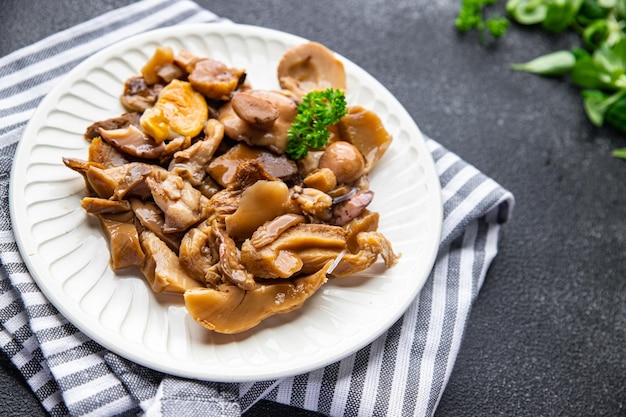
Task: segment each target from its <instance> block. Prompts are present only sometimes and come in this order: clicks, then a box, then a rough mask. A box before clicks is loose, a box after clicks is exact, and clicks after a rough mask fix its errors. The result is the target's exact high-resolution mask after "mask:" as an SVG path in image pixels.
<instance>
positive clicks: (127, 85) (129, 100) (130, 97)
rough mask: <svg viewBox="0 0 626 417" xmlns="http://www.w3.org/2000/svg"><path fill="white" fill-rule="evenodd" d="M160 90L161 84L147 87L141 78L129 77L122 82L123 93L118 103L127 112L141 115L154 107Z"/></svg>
mask: <svg viewBox="0 0 626 417" xmlns="http://www.w3.org/2000/svg"><path fill="white" fill-rule="evenodd" d="M162 88H163V85H162V84H152V85H148V83H146V80H145V79H144V78H143V77H141V76H137V77H130V78H128V79H127V80H126V81H125V82H124V92H123V93H122V96H121V97H120V101H121V103H122V105H123V106H124V108H125V109H126V110H128V111H129V112H138V113H143V112H144V111H145V110H146V109H148V108H149V107H152V106H154V103H156V101H157V98H158V97H159V93H160V92H161V89H162Z"/></svg>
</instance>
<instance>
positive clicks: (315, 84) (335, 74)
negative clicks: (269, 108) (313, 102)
mask: <svg viewBox="0 0 626 417" xmlns="http://www.w3.org/2000/svg"><path fill="white" fill-rule="evenodd" d="M278 81H279V83H280V86H281V87H282V88H284V89H286V90H289V91H292V92H293V93H295V94H296V95H297V96H299V97H304V96H305V95H306V94H307V93H308V92H310V91H313V90H325V89H327V88H339V89H341V90H345V89H346V73H345V70H344V67H343V63H342V62H341V61H339V60H338V59H337V58H335V55H334V54H333V53H332V51H330V50H329V49H328V48H326V47H325V46H324V45H322V44H319V43H316V42H308V43H303V44H300V45H297V46H294V47H292V48H290V49H288V50H287V52H285V54H284V55H283V56H282V59H281V60H280V62H279V63H278Z"/></svg>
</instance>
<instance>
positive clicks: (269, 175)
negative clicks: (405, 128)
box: [63, 43, 399, 333]
mask: <svg viewBox="0 0 626 417" xmlns="http://www.w3.org/2000/svg"><path fill="white" fill-rule="evenodd" d="M141 73H142V74H141V76H135V77H131V78H129V79H127V80H126V82H125V84H124V91H123V92H122V94H121V96H120V100H121V102H122V104H123V106H124V107H125V108H126V109H127V110H129V111H130V112H129V113H125V114H123V115H121V116H119V117H116V118H111V119H107V120H103V121H99V122H96V123H93V124H92V125H91V126H89V127H88V128H87V129H86V131H85V138H86V139H87V140H89V141H91V143H90V146H89V155H88V160H87V161H81V160H78V159H73V158H64V159H63V162H64V163H65V165H66V166H68V167H69V168H71V169H73V170H75V171H76V172H78V173H80V174H81V175H83V177H84V178H85V183H86V189H87V193H88V196H87V197H85V198H84V199H83V201H82V206H83V208H84V209H85V210H86V211H87V212H88V213H90V214H92V215H94V216H95V217H96V218H98V220H99V222H100V223H101V227H102V230H103V231H104V234H105V235H106V237H107V239H108V241H109V247H110V251H111V255H110V256H111V266H112V268H113V269H116V270H117V269H119V268H127V267H131V266H136V267H139V269H140V270H141V272H142V273H143V275H144V276H145V278H146V280H147V282H148V283H149V284H150V286H151V287H152V289H153V291H155V292H173V293H178V294H184V301H185V305H186V307H187V309H188V311H189V313H190V315H191V316H192V317H193V318H194V319H195V320H196V321H198V322H199V323H200V324H201V325H202V326H204V327H205V328H207V329H210V330H214V331H217V332H222V333H238V332H241V331H245V330H247V329H249V328H251V327H253V326H255V325H257V324H258V323H259V322H260V321H261V320H263V319H264V318H266V317H269V316H271V315H274V314H278V313H285V312H288V311H291V310H293V309H296V308H299V307H300V306H301V305H302V303H303V302H304V301H305V300H306V299H308V298H309V297H310V296H312V295H313V294H314V293H315V292H316V291H317V290H318V289H319V288H320V287H321V285H323V284H324V283H325V282H326V281H327V279H328V278H331V277H332V278H337V277H342V276H346V275H353V274H355V273H358V272H360V271H363V270H365V269H367V268H369V267H370V266H372V265H373V264H374V263H375V262H376V261H377V259H378V258H379V257H382V258H383V261H384V263H385V267H387V268H389V267H391V266H393V265H394V264H395V263H396V262H397V259H398V257H399V256H398V255H396V254H395V253H394V252H393V249H392V246H391V243H390V242H389V241H388V240H387V239H386V238H385V237H384V236H383V235H382V234H380V233H379V232H377V230H378V221H379V215H378V213H376V212H373V211H370V210H368V207H369V204H370V202H371V201H372V198H373V195H374V194H373V192H371V191H369V190H368V189H369V179H368V172H369V171H370V170H371V168H372V167H373V166H374V165H375V163H376V162H377V161H378V160H379V159H380V157H381V156H382V155H383V153H384V152H385V151H386V149H387V147H388V146H389V142H390V141H391V136H390V135H389V134H388V133H387V132H386V130H385V129H384V127H383V125H382V122H381V120H380V119H379V118H378V116H377V115H376V114H374V113H372V112H370V111H368V110H365V109H363V108H360V107H358V106H354V107H351V108H349V111H348V114H347V115H346V116H345V117H343V118H342V119H341V120H340V121H339V123H337V124H335V125H332V126H330V127H328V128H327V130H328V131H329V132H330V138H329V140H328V142H327V143H328V144H327V145H325V146H323V147H321V148H320V149H319V150H312V151H310V152H309V153H308V155H306V156H305V157H304V158H302V159H300V160H298V161H297V162H295V161H294V160H292V159H289V158H288V157H287V155H285V149H286V147H287V142H288V133H287V132H288V131H289V129H290V128H291V127H292V123H293V121H294V120H295V118H296V115H297V113H298V103H299V102H300V101H301V97H302V96H304V95H305V94H306V93H307V92H310V91H313V90H321V89H326V88H339V89H342V90H344V89H345V86H346V80H345V72H344V68H343V64H341V62H340V61H339V60H337V59H336V57H335V56H334V54H333V53H332V52H331V51H329V50H328V49H326V48H325V47H323V46H322V45H320V44H316V43H307V44H303V45H300V46H297V47H294V48H291V49H290V50H288V51H287V52H286V53H285V54H284V56H283V58H282V60H281V62H280V64H279V67H278V75H279V83H280V85H281V88H282V90H279V91H268V90H256V89H254V88H253V86H252V85H251V84H250V83H249V82H245V83H244V80H245V77H246V72H245V70H242V69H237V68H229V67H228V66H227V65H226V64H225V63H222V62H219V61H216V60H214V59H212V58H209V57H201V56H197V55H194V54H192V53H190V52H188V51H184V50H183V51H179V52H178V53H177V54H176V55H174V52H173V50H172V49H171V48H169V47H161V48H157V50H156V51H155V53H154V55H153V56H152V57H151V58H150V60H149V61H148V62H147V63H146V65H145V66H144V67H143V68H142V71H141Z"/></svg>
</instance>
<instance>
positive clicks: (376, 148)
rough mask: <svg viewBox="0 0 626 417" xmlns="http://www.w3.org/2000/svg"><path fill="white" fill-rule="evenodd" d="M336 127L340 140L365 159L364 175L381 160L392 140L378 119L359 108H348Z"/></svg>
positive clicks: (375, 115)
mask: <svg viewBox="0 0 626 417" xmlns="http://www.w3.org/2000/svg"><path fill="white" fill-rule="evenodd" d="M337 127H338V128H339V136H340V137H341V139H342V140H345V141H347V142H350V143H351V144H352V145H354V146H355V147H356V148H357V149H358V150H359V151H360V152H361V154H363V156H364V157H365V166H364V167H363V173H364V174H367V173H368V172H370V171H371V170H372V168H373V167H374V165H376V163H377V162H378V160H379V159H380V158H382V156H383V155H384V154H385V152H386V151H387V149H388V148H389V145H391V141H392V139H393V137H392V136H391V135H390V134H389V132H387V130H386V129H385V126H384V125H383V122H382V121H381V120H380V117H378V115H377V114H376V113H374V112H373V111H371V110H367V109H365V108H363V107H360V106H351V107H348V114H347V115H345V116H344V117H342V118H341V119H340V120H339V123H337Z"/></svg>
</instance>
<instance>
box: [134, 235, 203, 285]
mask: <svg viewBox="0 0 626 417" xmlns="http://www.w3.org/2000/svg"><path fill="white" fill-rule="evenodd" d="M140 239H141V240H140V241H141V247H142V248H143V250H144V252H145V254H146V259H145V262H144V264H143V265H142V267H141V271H142V272H143V274H144V275H145V277H146V279H147V280H148V282H149V283H150V286H151V287H152V290H153V291H154V292H174V293H181V294H182V293H184V292H185V291H186V290H188V289H191V288H197V287H203V286H204V285H203V284H202V283H201V282H199V281H196V280H195V279H193V278H191V277H190V276H189V275H188V274H187V273H186V272H185V270H184V269H183V268H182V267H181V266H180V262H179V260H178V257H177V256H176V254H175V253H174V251H172V250H171V249H170V248H169V247H168V246H167V245H166V244H165V242H163V241H162V240H161V239H159V238H158V236H157V235H155V234H154V233H152V232H150V231H148V230H144V231H143V232H141V235H140Z"/></svg>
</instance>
